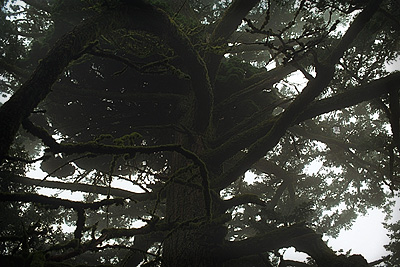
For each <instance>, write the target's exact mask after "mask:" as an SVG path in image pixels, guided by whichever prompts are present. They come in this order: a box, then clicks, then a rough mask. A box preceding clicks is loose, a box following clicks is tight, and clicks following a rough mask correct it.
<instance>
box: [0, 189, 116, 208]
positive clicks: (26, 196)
mask: <svg viewBox="0 0 400 267" xmlns="http://www.w3.org/2000/svg"><path fill="white" fill-rule="evenodd" d="M0 201H21V202H33V203H41V204H44V205H49V206H51V207H52V208H58V207H65V208H72V209H75V210H78V209H91V210H97V209H99V208H101V207H103V206H110V205H113V204H123V201H124V200H123V199H122V198H114V199H104V200H102V201H98V202H93V203H84V202H78V201H72V200H67V199H61V198H55V197H48V196H43V195H39V194H32V193H6V192H0Z"/></svg>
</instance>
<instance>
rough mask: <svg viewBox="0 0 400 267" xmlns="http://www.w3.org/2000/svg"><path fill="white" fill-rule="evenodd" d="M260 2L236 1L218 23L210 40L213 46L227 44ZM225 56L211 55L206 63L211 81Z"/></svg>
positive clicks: (253, 0)
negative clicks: (243, 20)
mask: <svg viewBox="0 0 400 267" xmlns="http://www.w3.org/2000/svg"><path fill="white" fill-rule="evenodd" d="M258 2H259V0H235V1H233V3H232V4H231V5H230V6H229V7H228V9H227V10H226V11H225V13H224V15H223V16H222V17H221V19H220V20H219V21H218V22H217V24H216V27H215V28H214V31H213V33H212V35H211V38H210V43H211V45H213V46H214V45H221V44H225V43H226V40H227V39H228V38H229V37H230V36H231V35H232V34H233V33H234V32H235V31H236V29H237V27H238V26H239V25H240V24H241V23H242V19H243V18H244V17H245V16H246V15H247V13H249V11H250V10H251V9H252V8H253V7H254V6H255V5H256V4H257V3H258ZM222 58H223V55H222V54H221V55H216V54H209V55H208V57H207V59H206V62H207V67H208V72H209V75H210V78H211V81H213V80H214V78H215V76H216V74H217V71H218V67H219V63H220V62H221V60H222Z"/></svg>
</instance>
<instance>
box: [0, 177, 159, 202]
mask: <svg viewBox="0 0 400 267" xmlns="http://www.w3.org/2000/svg"><path fill="white" fill-rule="evenodd" d="M0 176H1V177H3V178H4V177H5V176H7V178H9V177H10V176H11V177H12V178H11V179H10V180H11V181H12V182H17V183H21V184H24V185H36V186H40V187H46V188H55V189H65V190H70V191H79V192H86V193H97V194H102V195H112V196H115V197H119V198H129V199H131V200H133V201H147V200H153V199H156V198H157V195H156V194H155V193H152V192H151V193H135V192H131V191H128V190H124V189H120V188H109V187H104V186H98V185H90V184H80V183H64V182H57V181H46V180H42V179H33V178H29V177H24V176H19V175H14V174H10V173H5V172H0Z"/></svg>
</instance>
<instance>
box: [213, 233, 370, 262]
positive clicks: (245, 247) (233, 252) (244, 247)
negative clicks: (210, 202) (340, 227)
mask: <svg viewBox="0 0 400 267" xmlns="http://www.w3.org/2000/svg"><path fill="white" fill-rule="evenodd" d="M284 247H295V248H296V249H297V250H298V251H301V252H305V253H307V254H308V255H310V256H311V257H312V258H313V259H314V260H315V261H316V263H317V265H318V266H324V267H334V266H346V267H364V266H365V267H366V266H368V264H367V261H366V260H365V259H364V258H362V256H359V255H352V256H350V257H349V258H347V257H345V256H343V255H341V256H336V254H335V253H334V252H333V251H332V250H331V249H330V248H329V247H328V246H327V245H326V244H325V242H324V241H322V239H321V235H319V234H317V233H315V232H314V231H313V230H312V229H310V228H308V227H305V226H303V225H293V226H290V227H282V228H278V229H276V230H273V231H271V232H268V233H265V234H262V235H258V236H256V237H250V238H248V239H245V240H242V241H235V242H227V243H226V244H225V246H223V247H222V248H221V249H219V250H217V254H216V255H219V256H220V257H222V258H224V259H237V258H240V257H244V256H248V255H254V254H258V253H263V252H267V251H272V250H275V249H280V248H284Z"/></svg>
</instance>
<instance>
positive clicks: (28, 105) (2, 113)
mask: <svg viewBox="0 0 400 267" xmlns="http://www.w3.org/2000/svg"><path fill="white" fill-rule="evenodd" d="M134 5H138V6H140V8H138V7H137V6H134ZM123 27H125V28H129V29H132V30H147V31H150V32H152V33H154V34H158V35H160V37H161V38H164V39H165V40H166V41H167V42H168V43H169V44H170V45H171V47H172V48H173V49H174V50H175V51H176V53H177V54H178V55H179V56H180V57H182V58H184V59H185V62H187V68H188V72H189V75H190V76H191V80H192V87H193V90H194V93H195V97H196V111H195V120H194V121H195V122H196V125H195V126H194V127H195V128H196V130H199V131H205V130H206V129H207V128H208V126H209V123H210V119H211V110H212V105H213V96H212V92H211V85H210V82H209V79H208V75H207V69H206V67H205V63H204V62H203V61H202V59H201V58H200V56H199V55H198V53H197V51H196V50H195V49H194V47H193V45H191V43H190V41H189V39H188V38H187V37H186V36H185V35H184V34H183V33H182V32H181V31H180V30H179V28H178V27H177V26H176V25H175V24H174V23H173V22H172V21H171V20H170V18H169V17H168V15H167V14H166V13H165V12H163V11H161V10H159V9H155V8H153V7H152V6H149V5H147V4H144V3H142V2H141V1H134V2H133V3H131V5H128V6H125V5H122V6H121V7H120V8H117V9H113V10H111V11H109V12H105V13H104V14H101V15H99V16H97V17H95V18H93V19H88V20H85V21H84V22H83V23H82V24H80V25H78V26H77V27H75V28H74V29H73V30H72V31H71V32H69V33H67V34H66V35H64V36H63V37H62V38H60V39H59V41H58V42H57V43H56V44H55V46H54V47H53V48H52V49H51V50H50V52H49V53H48V54H47V56H46V57H45V58H44V59H43V60H42V61H41V62H40V64H39V66H38V67H37V69H36V70H35V72H34V73H33V74H32V76H31V77H30V79H29V80H28V81H27V82H25V83H24V84H23V85H22V86H21V88H20V89H19V90H18V91H17V92H16V93H15V94H14V95H13V96H12V97H11V98H10V99H9V100H8V101H7V102H6V103H5V104H4V105H3V106H1V108H0V121H1V127H0V129H1V130H0V162H2V161H3V160H4V156H5V155H7V153H8V150H9V148H10V145H11V143H12V141H13V139H14V137H15V135H16V133H17V130H18V128H19V126H20V125H21V122H22V121H23V120H24V119H26V118H27V117H28V116H29V115H30V113H31V112H32V110H33V109H34V108H35V107H36V106H37V105H38V104H39V102H40V101H42V100H43V99H44V98H45V97H46V96H47V94H48V93H49V92H50V89H51V86H52V85H53V83H54V82H55V81H56V80H57V78H58V76H59V75H60V74H61V73H62V71H63V70H64V68H65V67H67V66H68V64H69V63H70V62H71V61H73V60H75V59H77V58H79V57H80V56H81V55H82V54H83V53H85V49H86V47H87V46H88V45H89V43H90V42H93V41H95V40H96V39H97V38H98V37H99V35H100V34H102V33H104V32H106V31H108V30H116V29H119V28H123Z"/></svg>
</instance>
